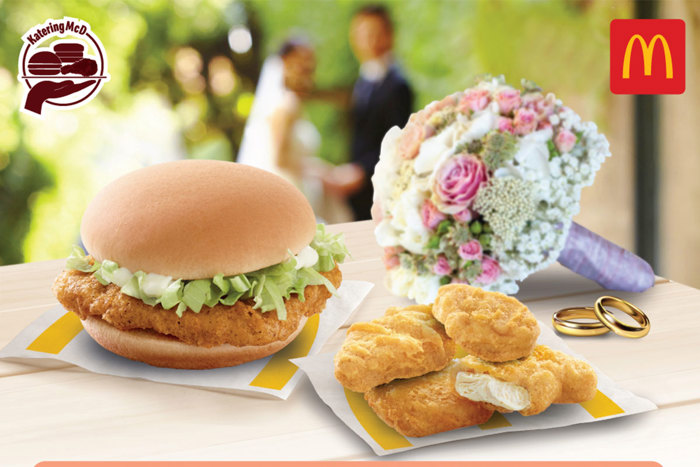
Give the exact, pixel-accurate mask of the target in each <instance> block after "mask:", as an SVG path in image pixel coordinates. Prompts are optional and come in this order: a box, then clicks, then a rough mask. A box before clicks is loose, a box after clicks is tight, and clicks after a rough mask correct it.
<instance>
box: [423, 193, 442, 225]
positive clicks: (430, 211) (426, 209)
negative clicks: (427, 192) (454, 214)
mask: <svg viewBox="0 0 700 467" xmlns="http://www.w3.org/2000/svg"><path fill="white" fill-rule="evenodd" d="M420 212H421V218H422V220H423V225H424V226H426V227H427V228H429V229H430V230H435V229H436V228H437V226H438V225H439V224H440V222H442V221H444V220H445V219H447V216H446V215H444V214H443V213H441V212H440V211H438V208H436V207H435V205H434V204H433V203H432V202H431V201H430V200H429V199H426V200H425V202H423V207H422V208H421V211H420Z"/></svg>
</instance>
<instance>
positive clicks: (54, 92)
mask: <svg viewBox="0 0 700 467" xmlns="http://www.w3.org/2000/svg"><path fill="white" fill-rule="evenodd" d="M94 83H95V80H94V79H93V80H89V81H83V82H82V83H73V81H71V80H67V81H42V82H40V83H38V84H35V85H34V86H33V87H32V88H31V89H30V90H29V94H27V100H26V102H25V104H24V108H25V109H27V110H29V111H31V112H34V113H36V114H39V115H41V107H42V106H43V104H44V102H46V100H47V99H52V98H58V97H65V96H68V95H70V94H73V93H74V92H78V91H80V90H81V89H85V88H86V87H88V86H91V85H92V84H94Z"/></svg>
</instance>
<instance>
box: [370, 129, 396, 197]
mask: <svg viewBox="0 0 700 467" xmlns="http://www.w3.org/2000/svg"><path fill="white" fill-rule="evenodd" d="M400 137H401V129H400V128H399V127H397V126H395V127H393V128H391V129H390V130H389V131H388V132H387V133H386V135H384V139H383V140H382V147H381V150H380V153H379V162H378V163H377V165H376V166H375V168H374V175H372V184H373V185H374V200H375V201H377V200H382V201H385V200H389V199H391V193H392V191H393V188H392V187H393V184H394V182H395V181H396V179H397V178H398V173H397V172H396V167H398V166H399V165H400V163H401V156H399V153H398V143H399V138H400ZM387 208H388V206H384V209H385V210H386V209H387Z"/></svg>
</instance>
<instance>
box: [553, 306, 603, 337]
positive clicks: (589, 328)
mask: <svg viewBox="0 0 700 467" xmlns="http://www.w3.org/2000/svg"><path fill="white" fill-rule="evenodd" d="M574 319H588V320H593V322H585V323H581V322H577V321H571V320H574ZM552 325H553V326H554V329H556V330H557V331H559V332H560V333H562V334H567V335H569V336H600V335H601V334H605V333H607V332H608V331H610V329H608V327H607V326H605V325H604V324H603V323H602V322H600V321H599V319H598V317H597V316H596V314H595V310H594V309H593V307H590V306H587V307H584V308H564V309H563V310H559V311H557V312H556V313H554V315H553V316H552Z"/></svg>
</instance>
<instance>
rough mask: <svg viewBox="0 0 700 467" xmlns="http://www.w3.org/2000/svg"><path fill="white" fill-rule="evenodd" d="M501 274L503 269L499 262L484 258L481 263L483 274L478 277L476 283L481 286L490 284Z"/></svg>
mask: <svg viewBox="0 0 700 467" xmlns="http://www.w3.org/2000/svg"><path fill="white" fill-rule="evenodd" d="M500 274H501V267H500V266H499V265H498V261H496V260H495V259H493V258H489V257H488V256H484V259H483V260H482V261H481V274H479V275H478V276H476V278H475V279H474V282H477V283H479V284H484V285H486V284H490V283H492V282H493V281H495V280H496V279H498V276H499V275H500Z"/></svg>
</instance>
